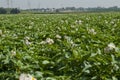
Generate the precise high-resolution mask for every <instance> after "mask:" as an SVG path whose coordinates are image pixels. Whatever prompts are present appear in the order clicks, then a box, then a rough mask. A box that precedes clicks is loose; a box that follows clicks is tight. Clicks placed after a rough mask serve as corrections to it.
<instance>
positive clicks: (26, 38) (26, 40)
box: [24, 37, 31, 45]
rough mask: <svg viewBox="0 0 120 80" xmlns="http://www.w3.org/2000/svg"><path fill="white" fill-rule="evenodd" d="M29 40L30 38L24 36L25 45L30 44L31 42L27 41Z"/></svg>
mask: <svg viewBox="0 0 120 80" xmlns="http://www.w3.org/2000/svg"><path fill="white" fill-rule="evenodd" d="M29 40H30V38H29V37H25V40H24V41H25V44H26V45H30V44H31V42H30V41H29Z"/></svg>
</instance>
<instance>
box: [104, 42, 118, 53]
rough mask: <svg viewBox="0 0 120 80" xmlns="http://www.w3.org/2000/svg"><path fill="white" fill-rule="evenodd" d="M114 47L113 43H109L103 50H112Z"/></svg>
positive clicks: (106, 51)
mask: <svg viewBox="0 0 120 80" xmlns="http://www.w3.org/2000/svg"><path fill="white" fill-rule="evenodd" d="M115 49H117V47H116V46H115V44H114V43H109V44H108V45H107V47H105V48H104V52H105V53H110V52H111V51H114V50H115Z"/></svg>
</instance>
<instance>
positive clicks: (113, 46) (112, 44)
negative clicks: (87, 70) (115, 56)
mask: <svg viewBox="0 0 120 80" xmlns="http://www.w3.org/2000/svg"><path fill="white" fill-rule="evenodd" d="M108 47H109V48H110V49H115V48H116V46H115V44H114V43H110V44H108Z"/></svg>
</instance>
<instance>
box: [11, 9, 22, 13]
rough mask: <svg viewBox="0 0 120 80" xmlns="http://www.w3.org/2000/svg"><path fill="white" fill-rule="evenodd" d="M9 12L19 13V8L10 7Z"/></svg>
mask: <svg viewBox="0 0 120 80" xmlns="http://www.w3.org/2000/svg"><path fill="white" fill-rule="evenodd" d="M10 13H11V14H18V13H20V10H19V9H17V8H13V9H11V11H10Z"/></svg>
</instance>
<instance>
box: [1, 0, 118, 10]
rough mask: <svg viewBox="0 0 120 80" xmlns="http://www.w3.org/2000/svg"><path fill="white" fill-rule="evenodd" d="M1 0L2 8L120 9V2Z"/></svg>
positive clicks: (103, 0) (97, 0) (106, 0)
mask: <svg viewBox="0 0 120 80" xmlns="http://www.w3.org/2000/svg"><path fill="white" fill-rule="evenodd" d="M7 1H8V0H0V7H13V8H20V9H29V8H61V7H84V8H87V7H112V6H118V7H120V0H9V6H8V3H7Z"/></svg>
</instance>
